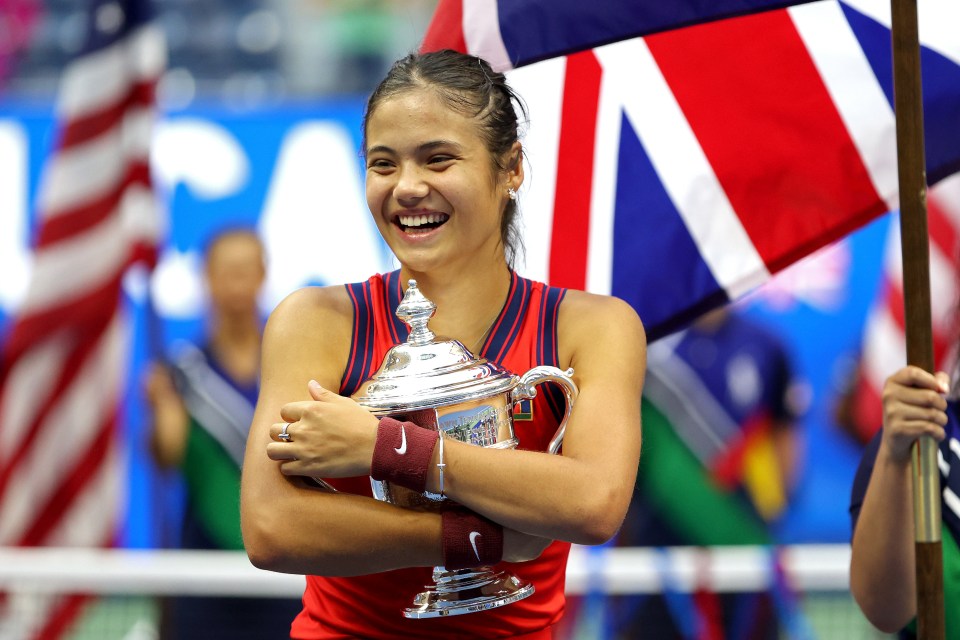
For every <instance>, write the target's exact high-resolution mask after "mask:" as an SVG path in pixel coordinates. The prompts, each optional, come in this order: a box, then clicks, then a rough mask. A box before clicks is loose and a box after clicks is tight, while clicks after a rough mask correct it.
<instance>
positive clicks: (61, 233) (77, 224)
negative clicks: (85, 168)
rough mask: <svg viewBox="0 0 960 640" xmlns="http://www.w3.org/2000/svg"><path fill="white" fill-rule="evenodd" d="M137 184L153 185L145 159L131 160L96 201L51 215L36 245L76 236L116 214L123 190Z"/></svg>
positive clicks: (45, 245)
mask: <svg viewBox="0 0 960 640" xmlns="http://www.w3.org/2000/svg"><path fill="white" fill-rule="evenodd" d="M135 184H139V185H143V186H144V187H146V188H149V187H150V167H149V164H148V162H147V160H146V159H143V160H138V161H135V162H131V163H130V164H129V165H128V167H127V171H126V174H125V175H124V176H123V178H122V179H121V180H120V181H119V182H117V184H115V185H114V186H113V187H112V188H111V189H109V190H108V191H106V192H104V193H101V194H100V195H99V196H98V197H97V198H95V199H94V200H91V201H90V202H86V203H82V204H78V205H75V206H73V207H72V208H70V209H69V210H67V211H62V212H60V213H58V214H57V215H56V216H55V217H52V218H48V219H47V220H46V221H45V222H44V224H43V226H42V227H41V229H40V235H39V237H38V238H37V247H38V248H39V247H47V246H49V245H51V244H54V243H56V242H60V241H61V240H72V239H75V238H76V237H77V236H78V235H79V234H81V233H83V232H84V231H87V230H88V229H91V228H92V227H95V226H96V225H98V224H99V223H101V222H103V221H104V220H106V219H107V218H110V217H111V216H112V215H114V214H116V209H117V207H118V206H119V205H120V202H121V201H122V200H123V195H124V193H126V191H127V189H129V188H130V187H131V186H133V185H135Z"/></svg>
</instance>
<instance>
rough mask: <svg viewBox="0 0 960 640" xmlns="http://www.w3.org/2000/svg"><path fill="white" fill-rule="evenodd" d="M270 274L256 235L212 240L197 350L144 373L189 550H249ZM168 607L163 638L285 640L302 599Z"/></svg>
mask: <svg viewBox="0 0 960 640" xmlns="http://www.w3.org/2000/svg"><path fill="white" fill-rule="evenodd" d="M265 275H266V274H265V262H264V249H263V245H262V244H261V241H260V238H259V237H258V236H257V234H256V233H255V232H254V231H252V230H248V229H242V228H236V229H228V230H224V231H221V232H219V233H217V234H215V235H214V236H213V237H212V239H211V240H210V241H209V243H208V244H207V246H206V249H205V270H204V277H205V282H206V285H207V292H208V296H209V321H208V330H207V335H206V337H205V338H204V340H203V342H202V344H200V345H199V346H195V345H192V344H189V343H179V344H178V345H177V346H176V348H175V349H174V351H175V353H174V356H173V358H172V361H171V362H170V363H169V365H167V364H160V363H157V364H154V365H153V366H152V367H151V368H150V370H149V372H148V374H147V381H146V396H147V401H148V404H149V407H150V409H151V412H152V418H153V420H152V423H153V424H152V431H151V434H150V435H151V450H152V453H153V455H154V458H155V460H156V462H157V464H158V465H159V466H160V467H161V468H163V469H175V470H178V471H179V472H180V473H182V476H183V479H184V483H185V487H186V506H185V513H184V518H183V523H182V524H183V526H182V530H181V532H180V535H181V539H180V540H179V546H180V547H182V548H184V549H212V550H237V551H239V550H242V549H243V541H242V538H241V535H240V465H241V462H242V460H243V450H244V446H245V443H246V438H247V431H248V429H249V426H250V421H251V419H252V417H253V409H254V405H255V403H256V398H257V393H258V389H259V386H260V385H259V369H260V342H261V331H262V325H263V320H262V318H261V316H260V311H259V308H258V296H259V293H260V289H261V287H262V285H263V282H264V278H265ZM165 605H166V606H165V611H164V615H163V620H162V622H161V625H162V629H161V632H162V634H163V636H164V637H167V638H171V639H174V640H181V639H188V638H204V639H208V640H209V639H211V638H231V639H238V638H250V639H254V638H256V639H258V640H259V639H262V638H283V637H287V636H288V635H289V631H290V620H291V619H292V618H293V616H294V615H296V613H297V612H298V611H299V610H300V603H299V601H298V600H289V599H276V598H233V597H186V596H184V597H176V598H171V599H169V600H168V601H167V602H165Z"/></svg>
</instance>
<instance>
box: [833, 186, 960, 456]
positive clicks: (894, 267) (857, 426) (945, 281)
mask: <svg viewBox="0 0 960 640" xmlns="http://www.w3.org/2000/svg"><path fill="white" fill-rule="evenodd" d="M927 219H928V228H929V233H930V305H931V320H932V323H931V324H932V326H931V328H932V331H933V334H932V335H933V355H934V363H935V368H936V369H937V370H938V371H946V372H948V373H950V374H951V376H955V374H956V371H955V369H954V367H955V363H956V361H957V351H956V346H957V340H958V339H960V326H958V324H957V322H956V317H957V305H958V304H960V174H957V175H954V176H951V177H949V178H947V179H946V180H943V181H942V182H940V183H939V184H938V185H937V186H936V187H934V188H933V189H931V190H930V194H929V196H928V198H927ZM899 231H900V230H899V227H897V226H896V225H893V226H891V228H890V232H889V238H888V239H887V249H886V256H885V259H884V269H883V276H882V278H881V284H880V290H879V293H878V295H877V299H876V301H875V302H874V304H873V306H872V308H871V309H870V312H869V314H868V316H867V322H866V326H865V328H864V333H863V345H862V353H861V360H860V364H859V375H858V376H857V377H856V381H855V382H856V386H855V387H854V388H853V389H852V390H851V397H850V405H849V411H850V413H849V416H848V418H849V422H850V424H849V425H848V426H849V427H850V428H851V429H852V430H853V432H854V433H853V435H855V436H856V438H857V440H859V441H861V442H864V443H865V442H867V441H869V440H870V438H871V437H872V436H873V435H874V434H875V433H876V432H877V431H878V430H879V429H880V425H881V424H882V422H883V406H882V403H881V401H880V394H881V391H882V390H883V383H884V381H885V380H886V379H887V376H889V375H890V374H891V373H893V372H894V371H896V370H897V369H899V368H901V367H903V366H904V365H905V364H906V363H907V361H906V348H907V347H906V327H905V319H904V313H903V263H902V258H901V252H900V233H899Z"/></svg>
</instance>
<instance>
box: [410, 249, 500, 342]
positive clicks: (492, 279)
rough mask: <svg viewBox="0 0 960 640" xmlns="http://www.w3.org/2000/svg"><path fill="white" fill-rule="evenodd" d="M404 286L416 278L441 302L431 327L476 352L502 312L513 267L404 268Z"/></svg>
mask: <svg viewBox="0 0 960 640" xmlns="http://www.w3.org/2000/svg"><path fill="white" fill-rule="evenodd" d="M400 275H401V277H402V278H403V282H404V286H406V281H407V280H408V279H410V278H414V279H416V281H417V287H418V288H419V289H420V291H422V292H423V295H425V296H426V297H427V298H429V299H430V300H431V301H432V302H433V303H434V304H436V305H437V312H436V314H435V315H434V317H433V318H432V319H431V320H430V329H431V330H432V331H433V332H434V333H435V334H437V335H438V336H441V337H445V338H454V339H457V340H459V341H460V342H462V343H463V344H464V345H465V346H466V347H467V348H468V349H470V350H471V351H473V352H474V353H475V354H476V353H477V352H478V351H479V350H480V348H481V347H482V346H483V342H484V341H485V340H486V337H487V333H488V332H489V330H490V328H491V327H492V326H493V322H494V321H495V320H496V318H497V315H499V313H500V310H501V308H502V307H503V304H504V302H505V301H506V298H507V293H508V292H509V290H510V269H509V268H508V267H507V264H506V262H505V261H500V262H499V263H498V264H496V265H494V266H493V268H481V267H477V268H475V269H471V270H469V271H466V272H457V273H451V272H449V271H442V272H431V273H415V272H413V271H409V270H407V269H405V268H404V269H402V270H401V274H400Z"/></svg>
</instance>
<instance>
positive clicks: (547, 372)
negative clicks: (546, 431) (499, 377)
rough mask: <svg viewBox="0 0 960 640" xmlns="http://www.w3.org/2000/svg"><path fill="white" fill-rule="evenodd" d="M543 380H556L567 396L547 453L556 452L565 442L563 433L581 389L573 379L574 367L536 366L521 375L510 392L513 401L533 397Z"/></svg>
mask: <svg viewBox="0 0 960 640" xmlns="http://www.w3.org/2000/svg"><path fill="white" fill-rule="evenodd" d="M541 382H556V383H557V384H559V385H560V388H562V389H563V395H565V396H566V397H567V407H566V409H565V411H564V412H563V420H561V421H560V426H559V427H557V432H556V433H555V434H554V436H553V439H551V440H550V446H549V447H548V448H547V453H556V452H557V451H559V450H560V445H562V444H563V434H564V431H566V429H567V420H568V419H569V418H570V411H571V410H572V409H573V403H574V402H575V401H576V399H577V394H579V393H580V390H579V389H578V388H577V385H576V383H575V382H574V381H573V369H567V370H566V371H562V370H560V369H558V368H557V367H548V366H540V367H534V368H533V369H530V371H527V372H526V373H525V374H523V375H522V376H520V382H519V383H517V386H516V387H514V388H513V391H512V392H511V393H510V399H511V401H512V402H513V403H514V404H516V403H517V402H519V401H520V400H528V399H533V398H534V397H536V395H537V389H536V386H537V385H538V384H540V383H541Z"/></svg>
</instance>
